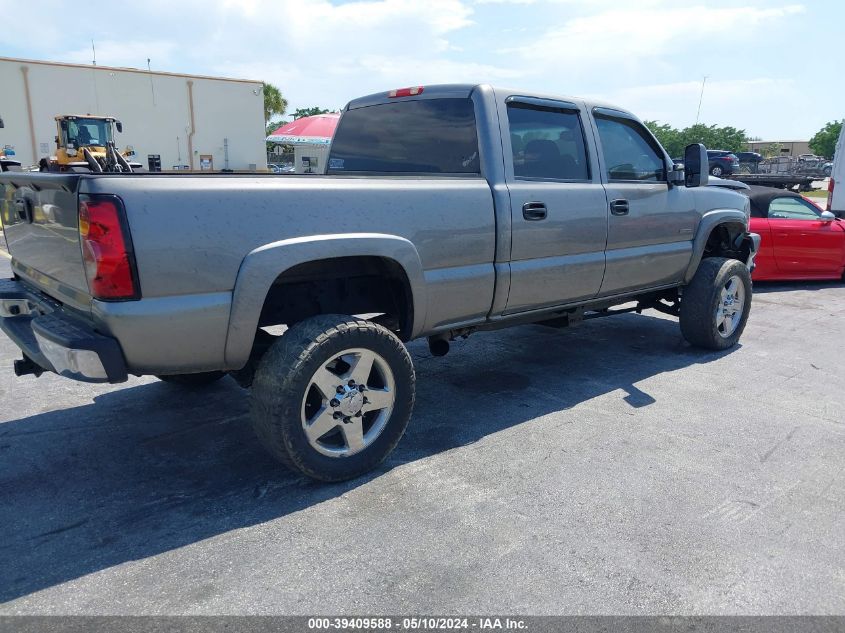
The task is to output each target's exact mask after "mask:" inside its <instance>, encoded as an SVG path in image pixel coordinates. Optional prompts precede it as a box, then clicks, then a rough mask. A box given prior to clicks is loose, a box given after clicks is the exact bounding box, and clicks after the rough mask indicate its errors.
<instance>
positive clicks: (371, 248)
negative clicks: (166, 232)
mask: <svg viewBox="0 0 845 633" xmlns="http://www.w3.org/2000/svg"><path fill="white" fill-rule="evenodd" d="M335 257H383V258H385V259H391V260H393V261H395V262H396V263H397V264H398V265H399V266H401V268H402V270H404V272H405V275H406V276H407V278H408V282H409V284H410V287H411V297H412V300H413V323H412V326H411V337H410V338H414V337H415V336H416V335H417V334H418V332H419V330H420V329H421V328H422V326H423V324H424V323H425V317H426V311H427V295H426V293H425V278H424V276H423V267H422V262H421V261H420V256H419V253H417V249H416V248H415V247H414V245H413V244H412V243H411V242H410V241H409V240H407V239H405V238H403V237H399V236H397V235H388V234H384V233H344V234H331V235H311V236H308V237H296V238H291V239H286V240H280V241H278V242H272V243H270V244H265V245H263V246H259V247H258V248H256V249H254V250H252V251H250V252H249V253H248V254H247V256H246V257H245V258H244V260H243V262H242V263H241V267H240V269H239V270H238V276H237V278H236V279H235V287H234V290H233V291H232V309H231V311H230V313H229V328H228V333H227V336H226V351H225V359H226V366H227V367H230V368H235V369H239V368H241V367H243V366H244V365H245V364H246V363H247V361H248V360H249V355H250V352H251V351H252V345H253V342H254V340H255V332H256V330H257V329H258V320H259V317H260V316H261V309H262V307H263V306H264V300H265V299H266V298H267V294H268V293H269V291H270V287H271V286H272V285H273V282H274V281H275V280H276V279H277V278H278V277H279V276H280V275H282V274H283V273H285V272H286V271H288V270H290V269H291V268H293V267H294V266H298V265H299V264H305V263H308V262H313V261H319V260H321V259H330V258H335Z"/></svg>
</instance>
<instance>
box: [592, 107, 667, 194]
mask: <svg viewBox="0 0 845 633" xmlns="http://www.w3.org/2000/svg"><path fill="white" fill-rule="evenodd" d="M596 126H597V127H598V130H599V138H600V139H601V150H602V154H603V155H604V163H605V169H607V178H608V180H611V181H613V180H624V181H637V182H639V181H642V182H662V181H665V180H666V165H664V163H663V157H662V156H661V154H660V152H658V151H657V148H655V147H654V146H653V144H654V141H653V140H652V139H651V138H650V137H649V136H648V135H647V133H646V131H645V130H644V129H643V128H642V126H641V125H639V124H638V123H637V122H635V121H631V120H629V119H612V118H609V117H606V116H601V115H596Z"/></svg>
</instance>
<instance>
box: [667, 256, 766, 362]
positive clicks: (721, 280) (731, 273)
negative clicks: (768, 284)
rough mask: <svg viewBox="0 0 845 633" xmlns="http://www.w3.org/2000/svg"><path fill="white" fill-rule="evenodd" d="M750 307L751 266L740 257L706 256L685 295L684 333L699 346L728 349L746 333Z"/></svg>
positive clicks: (681, 319) (682, 305) (682, 324)
mask: <svg viewBox="0 0 845 633" xmlns="http://www.w3.org/2000/svg"><path fill="white" fill-rule="evenodd" d="M750 310H751V275H750V273H749V272H748V267H747V266H746V265H745V264H743V263H742V262H740V261H738V260H736V259H725V258H723V257H710V258H707V259H703V260H701V263H700V264H699V265H698V270H697V271H696V273H695V276H694V277H693V278H692V281H691V282H690V284H689V285H688V286H687V287H686V288H684V294H683V297H682V298H681V313H680V321H681V333H682V334H683V335H684V338H685V339H686V340H687V341H689V342H690V343H691V344H693V345H696V346H698V347H704V348H706V349H713V350H723V349H727V348H729V347H733V346H734V345H736V342H737V341H738V340H739V337H740V336H742V332H743V330H744V329H745V324H746V322H747V321H748V314H749V312H750Z"/></svg>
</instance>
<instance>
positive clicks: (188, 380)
mask: <svg viewBox="0 0 845 633" xmlns="http://www.w3.org/2000/svg"><path fill="white" fill-rule="evenodd" d="M225 375H226V374H225V373H224V372H222V371H206V372H202V373H200V374H173V375H172V376H156V378H158V379H159V380H161V381H162V382H168V383H170V384H171V385H179V386H180V387H188V388H191V389H199V388H200V387H205V386H207V385H210V384H211V383H213V382H217V381H218V380H220V379H221V378H222V377H223V376H225Z"/></svg>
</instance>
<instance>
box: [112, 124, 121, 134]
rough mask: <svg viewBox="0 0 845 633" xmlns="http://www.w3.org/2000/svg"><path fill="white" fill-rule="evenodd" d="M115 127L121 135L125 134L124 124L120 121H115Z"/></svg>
mask: <svg viewBox="0 0 845 633" xmlns="http://www.w3.org/2000/svg"><path fill="white" fill-rule="evenodd" d="M114 126H115V127H116V128H117V131H118V133H119V134H123V123H121V122H120V121H115V122H114Z"/></svg>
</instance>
